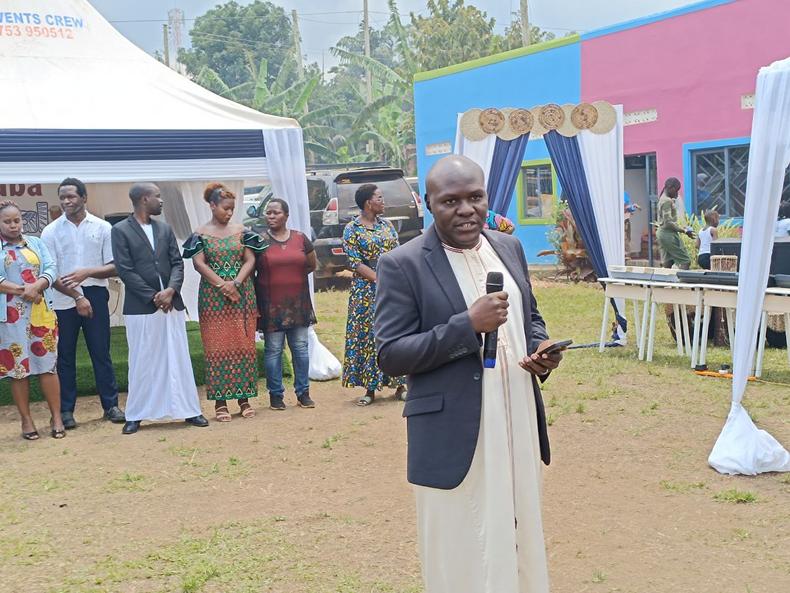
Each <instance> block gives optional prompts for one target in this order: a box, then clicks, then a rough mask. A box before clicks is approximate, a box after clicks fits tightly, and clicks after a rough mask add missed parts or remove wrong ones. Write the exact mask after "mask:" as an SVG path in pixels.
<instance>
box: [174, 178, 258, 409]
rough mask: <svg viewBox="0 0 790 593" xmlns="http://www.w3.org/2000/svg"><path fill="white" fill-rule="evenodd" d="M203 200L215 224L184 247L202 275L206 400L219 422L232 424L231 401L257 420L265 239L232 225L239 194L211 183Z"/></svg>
mask: <svg viewBox="0 0 790 593" xmlns="http://www.w3.org/2000/svg"><path fill="white" fill-rule="evenodd" d="M203 199H205V200H206V202H208V204H209V206H210V207H211V214H212V216H211V221H209V222H208V224H206V225H204V226H202V227H200V228H199V229H197V231H195V233H194V234H193V235H192V236H191V237H189V239H187V241H186V243H184V257H185V258H192V263H193V265H194V266H195V270H197V272H198V273H199V274H200V276H201V279H200V290H199V292H198V313H199V315H200V337H201V338H202V340H203V351H204V352H205V356H206V397H207V398H208V399H209V400H213V401H214V402H215V403H214V413H215V415H216V419H217V421H218V422H230V420H231V415H230V410H229V409H228V403H227V402H228V400H230V399H235V400H238V402H239V409H240V410H241V415H242V417H244V418H252V417H253V416H255V410H253V408H252V406H251V405H250V402H249V399H250V398H251V397H256V396H257V395H258V358H257V351H256V348H255V329H256V326H257V322H258V308H257V305H256V302H255V286H254V284H253V280H252V273H253V271H254V269H255V253H254V252H256V251H257V252H260V251H263V250H264V249H265V246H264V243H263V240H262V239H261V237H260V235H258V234H256V233H253V232H252V231H247V230H245V229H244V227H243V226H242V225H240V224H237V223H231V222H230V219H231V217H232V216H233V210H234V209H235V207H236V196H235V195H234V194H233V193H232V192H231V191H230V190H228V188H226V187H225V186H224V185H222V184H221V183H210V184H209V185H208V186H207V187H206V190H205V191H204V192H203Z"/></svg>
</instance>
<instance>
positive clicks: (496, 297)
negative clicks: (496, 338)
mask: <svg viewBox="0 0 790 593" xmlns="http://www.w3.org/2000/svg"><path fill="white" fill-rule="evenodd" d="M509 306H510V305H509V304H508V302H507V293H506V292H504V291H502V292H492V293H491V294H487V295H485V296H481V297H480V298H479V299H477V300H476V301H475V302H474V303H472V306H471V307H469V319H470V320H471V322H472V329H474V330H475V333H477V334H485V333H488V332H492V331H494V330H495V329H497V328H498V327H499V326H500V325H502V324H504V323H505V321H507V308H508V307H509Z"/></svg>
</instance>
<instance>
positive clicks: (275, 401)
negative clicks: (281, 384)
mask: <svg viewBox="0 0 790 593" xmlns="http://www.w3.org/2000/svg"><path fill="white" fill-rule="evenodd" d="M269 407H270V408H271V409H272V410H278V411H282V410H284V409H285V402H284V401H283V398H281V397H269Z"/></svg>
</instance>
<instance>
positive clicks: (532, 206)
mask: <svg viewBox="0 0 790 593" xmlns="http://www.w3.org/2000/svg"><path fill="white" fill-rule="evenodd" d="M556 189H557V178H556V173H555V171H554V166H553V165H552V164H551V161H550V160H541V161H526V162H524V164H523V165H522V167H521V172H520V174H519V178H518V184H517V186H516V192H517V194H516V195H517V196H518V217H519V223H521V224H549V223H551V222H552V221H553V218H554V206H555V203H556V201H557V198H556Z"/></svg>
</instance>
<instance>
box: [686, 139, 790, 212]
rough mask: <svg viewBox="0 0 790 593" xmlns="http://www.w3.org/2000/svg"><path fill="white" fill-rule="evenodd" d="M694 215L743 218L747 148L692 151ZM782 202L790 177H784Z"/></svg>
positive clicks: (787, 195)
mask: <svg viewBox="0 0 790 593" xmlns="http://www.w3.org/2000/svg"><path fill="white" fill-rule="evenodd" d="M691 167H692V180H691V181H692V182H693V184H694V187H693V189H692V191H693V201H692V203H693V205H694V212H695V213H697V214H699V213H702V212H703V211H705V210H711V209H714V208H715V209H716V211H717V212H719V213H720V214H721V215H722V216H726V217H733V218H739V217H742V216H743V212H744V205H745V203H746V174H747V171H748V170H749V145H748V144H745V145H741V146H728V147H726V148H714V149H705V150H696V151H694V152H692V153H691ZM782 199H783V200H789V199H790V173H785V180H784V187H783V190H782Z"/></svg>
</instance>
